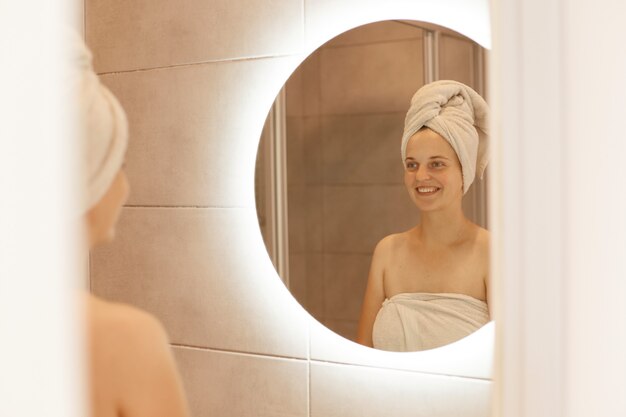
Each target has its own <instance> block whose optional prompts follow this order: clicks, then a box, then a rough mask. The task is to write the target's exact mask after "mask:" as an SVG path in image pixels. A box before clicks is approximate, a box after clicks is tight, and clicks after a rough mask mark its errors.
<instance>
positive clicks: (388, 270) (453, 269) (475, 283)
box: [383, 246, 489, 300]
mask: <svg viewBox="0 0 626 417" xmlns="http://www.w3.org/2000/svg"><path fill="white" fill-rule="evenodd" d="M488 263H489V260H488V257H486V256H485V255H484V253H483V252H482V251H481V250H479V248H476V247H471V246H470V247H461V248H452V249H441V250H404V251H399V252H398V253H397V254H395V255H394V256H393V257H391V258H390V259H389V262H388V264H387V265H385V270H384V279H383V281H384V289H385V295H386V296H387V297H391V296H393V295H395V294H398V293H416V292H429V293H458V294H466V295H470V296H472V297H474V298H478V299H481V300H485V299H486V290H485V284H484V282H485V277H486V275H487V274H488Z"/></svg>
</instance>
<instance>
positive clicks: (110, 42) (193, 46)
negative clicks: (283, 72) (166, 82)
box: [85, 0, 304, 72]
mask: <svg viewBox="0 0 626 417" xmlns="http://www.w3.org/2000/svg"><path fill="white" fill-rule="evenodd" d="M302 7H303V5H302V2H300V1H291V0H273V1H269V0H267V1H258V0H238V1H236V2H233V1H230V0H213V1H210V2H204V1H199V0H180V1H177V2H172V1H165V0H150V1H148V0H135V1H122V0H109V1H106V2H104V1H95V0H87V1H86V10H85V13H86V19H87V43H88V44H89V46H90V47H91V48H92V49H93V50H94V51H95V53H94V64H95V68H96V71H98V72H113V71H126V70H132V69H144V68H155V67H164V66H171V65H178V64H189V63H196V62H206V61H211V60H225V59H233V58H242V57H258V56H270V55H280V54H290V53H296V52H299V51H300V49H301V48H302V45H303V30H304V28H303V20H302V19H303V14H302ZM277 10H280V13H277Z"/></svg>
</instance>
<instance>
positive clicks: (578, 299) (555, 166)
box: [492, 0, 626, 417]
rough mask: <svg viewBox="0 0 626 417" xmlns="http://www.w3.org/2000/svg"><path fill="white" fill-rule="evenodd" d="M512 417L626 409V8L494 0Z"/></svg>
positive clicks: (501, 380)
mask: <svg viewBox="0 0 626 417" xmlns="http://www.w3.org/2000/svg"><path fill="white" fill-rule="evenodd" d="M493 6H494V10H493V19H494V48H495V51H496V54H495V56H494V61H493V70H494V71H493V73H494V75H495V77H494V79H493V84H492V88H493V89H492V91H494V92H495V94H494V97H493V100H492V102H493V105H494V107H495V109H496V110H499V114H500V118H499V125H498V126H497V128H498V132H499V141H498V143H499V150H498V151H497V152H498V154H499V155H500V157H499V158H498V160H499V161H500V162H501V163H500V166H499V167H498V168H497V169H496V171H497V172H498V173H499V175H495V176H494V178H497V179H498V180H497V181H495V183H494V184H495V186H496V188H497V189H499V191H500V193H501V195H502V198H501V199H500V200H499V201H498V203H499V204H501V210H499V213H501V216H500V219H499V221H498V222H497V224H498V227H500V228H501V230H502V231H503V234H502V239H501V240H500V241H499V242H498V244H497V245H496V247H497V248H498V249H499V251H500V254H501V258H500V259H501V264H500V275H501V276H502V280H501V283H502V285H501V286H500V287H499V288H498V289H497V292H498V295H499V297H498V298H497V299H498V301H499V305H498V306H497V312H498V317H499V318H500V320H499V323H498V329H497V333H498V346H497V352H498V353H497V358H496V363H497V364H498V365H497V372H496V376H495V380H496V395H495V398H496V410H497V413H496V414H497V415H498V416H506V417H517V416H533V417H542V416H546V417H548V416H549V417H554V416H591V415H593V416H623V415H626V398H625V397H624V392H626V355H624V352H625V351H626V349H625V348H626V303H624V302H623V295H624V293H625V292H626V291H625V290H626V280H624V277H625V276H626V264H625V261H624V251H625V249H626V222H625V221H624V217H623V213H625V212H626V199H625V198H624V195H625V194H626V168H624V162H623V153H624V151H626V145H625V144H624V141H623V137H624V128H623V124H622V121H623V119H624V117H625V116H626V104H624V100H623V99H622V98H623V97H624V96H625V93H626V76H625V74H626V48H625V47H624V44H623V41H624V39H626V29H625V27H624V25H623V22H622V19H623V17H624V16H625V15H626V8H625V7H624V5H623V3H621V2H618V1H606V0H600V1H594V2H586V1H569V2H564V1H557V0H552V1H543V0H542V1H535V0H529V1H524V2H520V1H512V0H501V1H494V2H493Z"/></svg>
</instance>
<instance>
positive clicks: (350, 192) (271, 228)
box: [255, 21, 489, 351]
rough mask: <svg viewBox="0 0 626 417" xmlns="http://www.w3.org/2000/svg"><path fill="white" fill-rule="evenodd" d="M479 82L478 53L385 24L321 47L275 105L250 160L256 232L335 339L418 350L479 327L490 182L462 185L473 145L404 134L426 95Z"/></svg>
mask: <svg viewBox="0 0 626 417" xmlns="http://www.w3.org/2000/svg"><path fill="white" fill-rule="evenodd" d="M485 79H486V76H485V73H484V50H483V49H482V48H481V47H480V46H478V45H477V44H475V43H474V42H472V41H470V40H469V39H467V38H464V37H463V36H461V35H459V34H457V33H455V32H452V31H450V30H447V29H445V28H441V27H436V26H433V25H430V24H424V23H420V22H412V21H411V22H409V21H387V22H379V23H373V24H370V25H366V26H363V27H360V28H356V29H354V30H351V31H348V32H346V33H344V34H342V35H340V36H338V37H337V38H335V39H333V40H331V41H330V42H328V43H326V44H325V45H323V46H322V47H320V48H319V49H318V50H316V51H315V52H314V53H313V54H311V55H310V56H309V57H308V58H307V59H306V60H305V61H304V62H303V63H302V64H301V65H300V66H299V67H298V69H297V70H296V71H295V72H294V74H293V75H292V76H291V77H290V79H289V80H288V82H287V83H286V85H285V87H284V89H283V90H282V91H281V94H279V96H278V97H277V99H276V102H275V104H274V106H273V108H272V110H271V112H270V114H269V116H268V119H267V122H266V124H265V127H264V130H263V135H262V138H261V142H260V145H259V152H258V158H257V167H256V180H255V186H256V197H257V210H258V216H259V224H260V227H261V231H262V233H263V237H264V240H265V243H266V247H267V249H268V253H269V254H270V257H271V258H272V260H273V262H274V265H275V266H276V269H277V271H278V273H279V275H280V276H281V278H282V279H283V281H284V282H285V285H287V286H288V288H289V289H290V291H291V292H292V294H293V295H294V297H295V298H296V299H297V300H298V301H299V302H300V303H301V304H302V306H303V307H304V308H305V309H306V310H307V311H308V312H309V313H310V314H311V315H312V316H314V317H315V318H316V319H317V320H318V321H320V322H321V323H323V324H324V325H326V326H327V327H328V328H330V329H331V330H333V331H335V332H336V333H338V334H340V335H342V336H343V337H346V338H347V339H350V340H354V341H358V342H360V343H363V344H365V345H368V346H373V347H376V348H380V349H385V350H399V351H412V350H423V349H430V348H434V347H438V346H441V345H445V344H447V343H450V342H453V341H455V340H458V339H460V338H462V337H464V336H465V335H467V334H469V333H471V332H473V331H474V330H476V329H478V328H479V327H481V326H482V324H484V323H486V321H488V320H489V313H488V304H487V297H488V294H487V293H486V284H485V283H486V279H487V276H488V270H487V266H488V256H489V254H488V232H487V231H486V228H487V222H486V219H487V203H486V201H487V190H486V181H485V179H483V180H480V179H479V178H476V180H474V181H473V182H470V181H469V177H470V173H468V172H466V171H467V170H468V169H470V170H471V168H470V165H472V164H471V163H469V164H468V163H466V161H465V160H466V159H467V155H466V154H467V152H469V153H470V154H471V153H472V152H474V151H473V150H472V149H473V147H474V146H473V145H471V146H470V145H467V144H466V145H464V146H465V147H466V148H467V149H466V150H465V151H459V149H458V148H459V146H460V145H459V144H461V143H465V142H464V141H465V139H458V140H459V142H458V143H457V144H456V145H455V144H454V143H453V142H451V141H450V138H446V137H445V136H450V135H449V134H448V133H449V132H447V131H445V130H444V128H442V127H441V126H435V125H436V123H424V122H427V120H423V121H418V122H419V123H413V125H412V126H411V128H412V129H415V128H416V127H418V129H417V130H416V131H415V132H409V131H410V129H409V130H405V116H406V115H407V110H409V105H410V103H411V98H412V97H413V95H414V94H415V92H416V91H418V90H419V89H420V88H421V87H422V86H424V85H425V84H429V83H431V82H433V81H435V80H456V81H458V82H460V83H462V85H463V87H464V88H465V86H467V90H464V91H465V92H467V91H470V90H471V91H472V94H473V92H474V91H475V92H477V93H478V94H480V95H484V94H485V90H484V80H485ZM455 85H456V84H455ZM446 94H447V93H446ZM468 94H469V93H468ZM431 95H432V94H431ZM454 97H461V98H462V94H460V93H459V94H457V93H451V96H450V98H451V99H452V100H451V101H452V105H450V106H449V105H448V104H447V103H442V106H441V107H442V108H445V109H448V107H450V109H448V110H451V111H447V110H446V111H447V112H448V113H449V114H454V113H455V110H453V109H452V108H453V107H457V110H458V108H463V105H462V104H461V106H458V104H459V103H457V101H458V100H460V99H459V98H454ZM448 101H450V100H448ZM473 104H474V103H470V104H469V107H472V106H473ZM466 107H467V106H466ZM472 108H473V107H472ZM422 116H423V115H422ZM470 116H471V117H472V118H473V116H474V115H473V114H472V115H470ZM420 117H421V116H420ZM468 117H469V116H468ZM422 118H423V117H422ZM426 119H428V118H426ZM461 119H463V117H461ZM420 123H421V126H418V125H420ZM456 125H457V126H456V127H457V128H459V129H461V130H462V129H464V128H465V129H466V130H467V131H470V132H471V129H467V126H463V125H462V123H461V125H459V123H456ZM459 126H460V127H459ZM471 126H473V125H472V123H470V127H471ZM473 129H474V132H475V133H476V132H481V135H480V136H481V138H482V130H481V129H475V128H473ZM407 132H408V133H411V135H409V136H408V137H407V138H406V140H405V143H406V148H405V151H406V155H405V156H404V157H402V156H401V144H402V142H403V136H406V134H407ZM476 135H477V136H478V134H477V133H476ZM456 136H459V137H462V138H465V137H466V136H467V135H456ZM470 136H471V135H470ZM467 137H469V136H467ZM470 142H472V138H471V137H469V139H467V143H470ZM455 146H456V148H457V149H456V150H455ZM476 148H478V147H477V146H476ZM403 149H404V148H403ZM481 150H482V148H481ZM403 152H404V151H403ZM459 152H460V153H461V154H462V155H461V157H460V156H459ZM463 152H465V154H464V153H463ZM476 152H478V149H476ZM407 158H409V159H407ZM470 159H471V157H470ZM462 162H464V163H465V166H464V164H463V163H462ZM479 171H480V170H479ZM464 174H465V175H464ZM466 186H467V187H468V188H467V189H466ZM465 191H466V192H465ZM368 281H369V282H370V284H369V285H368ZM366 289H367V291H366ZM424 306H426V307H424Z"/></svg>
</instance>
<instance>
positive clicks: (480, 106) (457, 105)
mask: <svg viewBox="0 0 626 417" xmlns="http://www.w3.org/2000/svg"><path fill="white" fill-rule="evenodd" d="M488 116H489V107H488V106H487V103H486V102H485V100H484V99H483V98H482V97H481V96H480V95H479V94H478V93H477V92H476V91H474V90H473V89H471V88H470V87H468V86H466V85H465V84H463V83H460V82H458V81H451V80H441V81H435V82H433V83H430V84H426V85H425V86H423V87H422V88H420V89H419V90H418V91H417V92H416V93H415V95H414V96H413V98H412V99H411V107H410V108H409V111H408V112H407V114H406V119H405V122H404V134H403V135H402V147H401V152H402V162H404V160H405V159H406V147H407V144H408V142H409V139H410V138H411V137H412V136H413V135H414V134H415V133H417V132H418V131H419V130H420V129H421V128H423V127H427V128H429V129H431V130H433V131H434V132H436V133H438V134H439V135H441V136H443V138H444V139H446V140H447V141H448V142H449V143H450V145H451V146H452V148H453V149H454V151H455V152H456V154H457V156H458V158H459V162H460V163H461V168H462V171H463V193H466V192H467V190H468V189H469V188H470V185H472V182H474V178H475V177H476V174H478V175H479V176H480V178H482V177H483V173H484V171H485V168H486V167H487V162H488V158H489V152H488V128H489V126H488V123H489V122H488Z"/></svg>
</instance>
